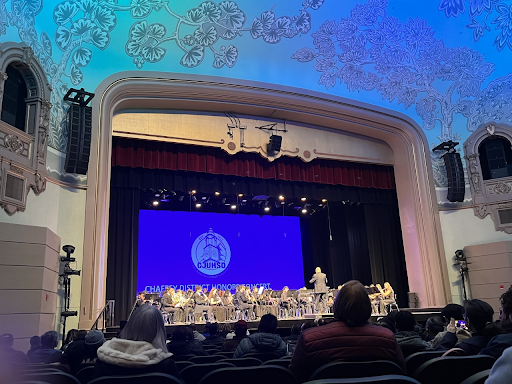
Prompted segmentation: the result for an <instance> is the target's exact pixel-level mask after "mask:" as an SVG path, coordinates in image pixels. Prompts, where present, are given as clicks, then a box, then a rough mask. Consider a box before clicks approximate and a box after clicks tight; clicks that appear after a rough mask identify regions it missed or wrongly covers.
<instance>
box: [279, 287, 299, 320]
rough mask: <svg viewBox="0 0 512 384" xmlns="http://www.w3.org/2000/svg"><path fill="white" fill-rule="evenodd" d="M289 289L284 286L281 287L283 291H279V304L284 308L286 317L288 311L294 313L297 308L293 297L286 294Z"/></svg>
mask: <svg viewBox="0 0 512 384" xmlns="http://www.w3.org/2000/svg"><path fill="white" fill-rule="evenodd" d="M289 290H290V289H289V288H288V287H286V286H285V287H284V288H283V291H282V292H281V298H280V300H279V305H280V306H281V307H283V308H285V309H286V317H288V315H289V312H292V314H294V313H295V311H296V309H297V304H296V303H295V299H294V298H293V297H291V296H289V295H288V292H289Z"/></svg>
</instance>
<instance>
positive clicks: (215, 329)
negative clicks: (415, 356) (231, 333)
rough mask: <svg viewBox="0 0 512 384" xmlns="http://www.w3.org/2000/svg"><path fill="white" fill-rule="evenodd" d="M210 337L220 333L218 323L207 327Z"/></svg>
mask: <svg viewBox="0 0 512 384" xmlns="http://www.w3.org/2000/svg"><path fill="white" fill-rule="evenodd" d="M205 328H206V330H207V331H208V333H209V334H210V336H215V335H216V334H217V332H219V326H218V325H217V323H207V324H206V326H205Z"/></svg>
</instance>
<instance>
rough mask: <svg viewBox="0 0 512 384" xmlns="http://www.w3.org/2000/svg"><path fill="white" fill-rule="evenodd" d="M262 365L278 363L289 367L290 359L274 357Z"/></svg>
mask: <svg viewBox="0 0 512 384" xmlns="http://www.w3.org/2000/svg"><path fill="white" fill-rule="evenodd" d="M262 365H278V366H280V367H283V368H286V369H288V366H289V365H290V360H283V359H272V360H267V361H265V362H264V363H263V364H262Z"/></svg>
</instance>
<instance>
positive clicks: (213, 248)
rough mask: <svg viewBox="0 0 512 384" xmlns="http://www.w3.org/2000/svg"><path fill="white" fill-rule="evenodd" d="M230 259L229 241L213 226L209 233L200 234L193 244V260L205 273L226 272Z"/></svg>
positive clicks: (216, 273)
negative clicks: (214, 229)
mask: <svg viewBox="0 0 512 384" xmlns="http://www.w3.org/2000/svg"><path fill="white" fill-rule="evenodd" d="M230 259H231V250H230V249H229V244H228V242H227V241H226V239H224V238H223V237H222V236H221V235H219V234H218V233H215V232H213V229H212V228H210V229H209V230H208V233H203V234H201V235H199V236H198V237H197V239H196V240H195V241H194V244H192V262H193V263H194V265H195V267H196V268H197V270H198V271H199V272H201V273H202V274H204V275H208V276H215V275H218V274H220V273H222V272H224V271H225V269H226V268H227V267H228V265H229V260H230Z"/></svg>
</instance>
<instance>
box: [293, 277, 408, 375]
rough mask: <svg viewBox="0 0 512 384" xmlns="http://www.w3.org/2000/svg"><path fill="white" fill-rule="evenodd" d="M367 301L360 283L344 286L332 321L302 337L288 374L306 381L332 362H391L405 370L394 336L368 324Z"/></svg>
mask: <svg viewBox="0 0 512 384" xmlns="http://www.w3.org/2000/svg"><path fill="white" fill-rule="evenodd" d="M371 313H372V308H371V303H370V298H369V297H368V294H367V292H366V289H365V288H364V286H363V285H362V284H361V283H360V282H359V281H355V280H352V281H349V282H347V283H346V284H344V285H343V288H342V289H341V290H340V291H339V293H338V297H337V298H336V301H335V303H334V321H332V322H331V323H329V324H327V325H323V326H321V327H315V328H310V329H308V330H306V331H304V332H303V333H302V334H301V337H299V339H298V341H297V347H296V348H295V352H294V354H293V357H292V360H291V364H290V367H289V369H290V371H291V372H292V373H293V374H294V375H295V376H296V377H297V379H298V380H299V382H305V381H307V380H308V378H309V376H310V375H311V374H312V373H313V372H314V371H315V370H316V369H317V368H319V367H321V366H322V365H324V364H327V363H330V362H332V361H343V360H354V359H356V360H390V361H393V362H395V363H397V364H398V365H399V366H400V367H402V369H404V371H405V364H404V357H403V355H402V351H401V350H400V347H399V346H398V344H397V342H396V340H395V336H394V335H393V333H392V332H391V331H390V330H389V329H386V328H384V327H379V326H376V325H372V324H370V323H368V319H369V318H370V316H371Z"/></svg>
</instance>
